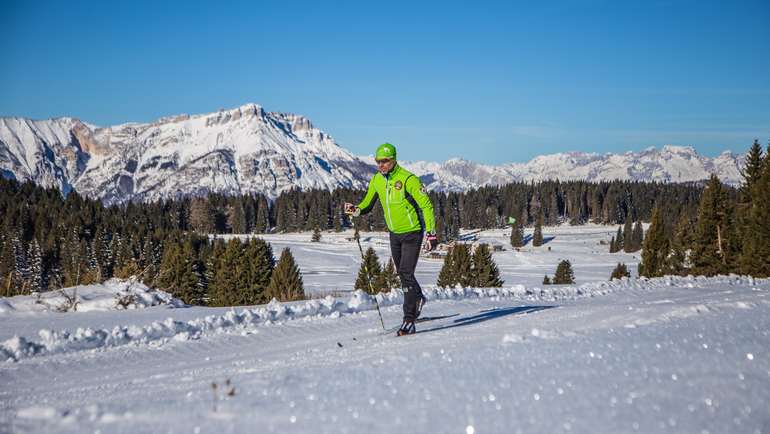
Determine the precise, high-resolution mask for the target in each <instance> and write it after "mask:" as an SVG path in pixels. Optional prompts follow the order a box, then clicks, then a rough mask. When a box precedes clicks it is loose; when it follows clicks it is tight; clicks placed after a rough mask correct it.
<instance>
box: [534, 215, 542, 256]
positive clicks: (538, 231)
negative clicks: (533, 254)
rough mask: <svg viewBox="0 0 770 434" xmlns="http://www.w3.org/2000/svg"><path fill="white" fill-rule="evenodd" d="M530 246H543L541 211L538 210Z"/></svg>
mask: <svg viewBox="0 0 770 434" xmlns="http://www.w3.org/2000/svg"><path fill="white" fill-rule="evenodd" d="M532 245H533V246H535V247H540V246H542V245H543V210H542V209H541V210H539V211H538V213H537V221H536V222H535V232H534V234H533V235H532Z"/></svg>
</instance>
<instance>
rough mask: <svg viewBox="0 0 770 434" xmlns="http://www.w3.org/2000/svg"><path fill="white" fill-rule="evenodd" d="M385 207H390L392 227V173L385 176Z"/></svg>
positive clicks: (389, 216)
mask: <svg viewBox="0 0 770 434" xmlns="http://www.w3.org/2000/svg"><path fill="white" fill-rule="evenodd" d="M385 208H387V209H388V219H389V220H390V227H391V229H395V228H394V227H393V216H391V215H390V175H388V176H386V177H385Z"/></svg>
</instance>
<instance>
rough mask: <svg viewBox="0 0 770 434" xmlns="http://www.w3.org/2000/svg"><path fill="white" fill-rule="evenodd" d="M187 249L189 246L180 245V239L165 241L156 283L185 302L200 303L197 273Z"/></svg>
mask: <svg viewBox="0 0 770 434" xmlns="http://www.w3.org/2000/svg"><path fill="white" fill-rule="evenodd" d="M185 244H187V243H185ZM189 249H190V246H185V245H181V242H180V241H172V242H167V243H166V248H165V249H164V251H163V260H162V261H161V266H160V276H159V277H158V279H157V280H156V283H157V285H158V286H159V287H160V288H161V289H163V290H164V291H166V292H168V293H170V294H171V295H173V296H174V297H176V298H179V299H180V300H182V301H184V302H185V303H187V304H200V302H201V299H202V296H201V294H199V293H198V275H197V273H196V272H195V270H194V267H193V261H192V260H191V259H192V258H191V257H190V256H192V253H191V252H190V251H189Z"/></svg>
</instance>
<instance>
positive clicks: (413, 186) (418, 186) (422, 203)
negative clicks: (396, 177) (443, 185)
mask: <svg viewBox="0 0 770 434" xmlns="http://www.w3.org/2000/svg"><path fill="white" fill-rule="evenodd" d="M405 188H406V192H407V193H409V195H410V196H412V198H413V199H414V201H415V202H416V203H417V206H419V207H420V210H421V211H422V218H423V220H424V221H425V232H426V233H429V234H430V233H434V232H435V231H436V219H435V217H434V215H433V203H432V202H431V201H430V196H428V192H427V191H426V190H425V187H424V186H423V185H422V182H420V178H418V177H416V176H410V177H409V178H408V179H407V180H406V186H405Z"/></svg>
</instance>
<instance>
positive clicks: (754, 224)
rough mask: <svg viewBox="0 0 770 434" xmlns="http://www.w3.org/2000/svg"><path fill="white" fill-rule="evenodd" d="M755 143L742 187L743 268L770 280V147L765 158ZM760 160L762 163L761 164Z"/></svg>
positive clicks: (747, 158)
mask: <svg viewBox="0 0 770 434" xmlns="http://www.w3.org/2000/svg"><path fill="white" fill-rule="evenodd" d="M756 148H759V143H758V142H756V141H755V142H754V146H752V148H751V151H749V154H748V155H747V157H746V168H745V169H744V171H743V176H744V183H743V185H742V186H741V195H740V201H741V202H740V204H739V209H738V211H739V221H740V222H741V231H740V232H741V236H742V245H741V253H740V258H739V261H738V263H739V269H740V271H741V272H742V273H744V274H748V275H751V276H755V277H770V225H769V224H768V222H770V145H768V152H767V153H766V154H765V156H764V158H762V155H761V148H760V149H756ZM757 160H759V162H757Z"/></svg>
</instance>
